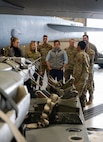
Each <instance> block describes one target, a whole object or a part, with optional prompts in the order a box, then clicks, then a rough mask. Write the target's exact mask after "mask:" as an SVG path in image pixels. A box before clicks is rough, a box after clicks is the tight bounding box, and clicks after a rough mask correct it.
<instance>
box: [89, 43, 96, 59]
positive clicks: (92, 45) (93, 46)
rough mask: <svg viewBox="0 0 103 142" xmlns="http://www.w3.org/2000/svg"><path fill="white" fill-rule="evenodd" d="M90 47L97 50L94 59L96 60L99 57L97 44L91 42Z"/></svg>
mask: <svg viewBox="0 0 103 142" xmlns="http://www.w3.org/2000/svg"><path fill="white" fill-rule="evenodd" d="M89 48H91V49H92V50H93V51H94V52H95V56H94V61H96V60H97V58H98V51H97V48H96V46H95V45H94V44H92V43H90V42H89Z"/></svg>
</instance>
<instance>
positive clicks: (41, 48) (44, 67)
mask: <svg viewBox="0 0 103 142" xmlns="http://www.w3.org/2000/svg"><path fill="white" fill-rule="evenodd" d="M51 49H52V46H51V45H50V44H48V43H43V44H42V45H40V46H39V51H40V54H41V65H40V72H42V73H43V75H44V72H45V70H46V71H47V65H46V62H45V58H46V56H47V53H48V51H49V50H51Z"/></svg>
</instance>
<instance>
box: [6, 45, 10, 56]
mask: <svg viewBox="0 0 103 142" xmlns="http://www.w3.org/2000/svg"><path fill="white" fill-rule="evenodd" d="M9 50H10V46H7V47H6V48H5V56H6V57H7V56H9Z"/></svg>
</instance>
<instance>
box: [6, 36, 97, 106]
mask: <svg viewBox="0 0 103 142" xmlns="http://www.w3.org/2000/svg"><path fill="white" fill-rule="evenodd" d="M19 42H20V41H19V39H18V38H17V37H12V38H11V39H10V45H9V46H8V47H6V48H5V56H10V57H13V56H16V57H23V56H24V55H23V52H22V50H21V49H20V48H19ZM74 43H75V41H74V39H70V41H69V47H68V48H65V50H62V47H61V46H60V41H59V40H55V41H54V47H52V46H51V45H50V44H49V43H48V36H47V35H44V36H43V43H42V44H40V43H39V42H38V45H37V43H36V42H35V41H31V43H30V46H29V49H28V51H27V53H26V54H25V57H26V58H33V59H34V60H36V59H37V58H39V57H41V61H40V68H38V70H36V71H37V73H38V74H40V75H41V76H42V77H43V76H44V73H45V71H46V72H47V75H48V74H49V75H50V76H52V77H53V78H54V79H55V78H57V81H60V80H63V77H65V81H67V80H68V79H70V77H71V76H73V77H74V78H75V84H74V85H75V87H76V90H77V91H78V94H79V98H80V102H81V105H82V108H84V107H85V105H86V104H88V105H89V104H91V103H92V101H93V92H94V80H93V65H94V61H96V60H97V56H98V52H97V49H96V47H95V45H93V44H92V43H90V42H89V37H88V35H83V41H80V42H79V43H78V46H77V47H75V46H74ZM64 71H65V72H64ZM64 73H65V74H64ZM34 76H35V74H34ZM37 77H38V76H37V75H36V76H35V81H37ZM42 81H43V78H40V85H41V86H42ZM87 91H88V92H89V101H87V97H86V93H87ZM86 101H87V102H86Z"/></svg>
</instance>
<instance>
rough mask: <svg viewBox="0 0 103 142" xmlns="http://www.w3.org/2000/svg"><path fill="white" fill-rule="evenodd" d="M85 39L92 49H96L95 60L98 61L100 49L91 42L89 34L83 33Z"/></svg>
mask: <svg viewBox="0 0 103 142" xmlns="http://www.w3.org/2000/svg"><path fill="white" fill-rule="evenodd" d="M83 41H85V42H86V44H87V45H88V46H89V48H91V49H92V50H94V52H95V57H94V61H96V60H97V58H98V51H97V48H96V46H95V45H94V44H92V43H90V42H89V36H88V35H86V34H85V35H83Z"/></svg>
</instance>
